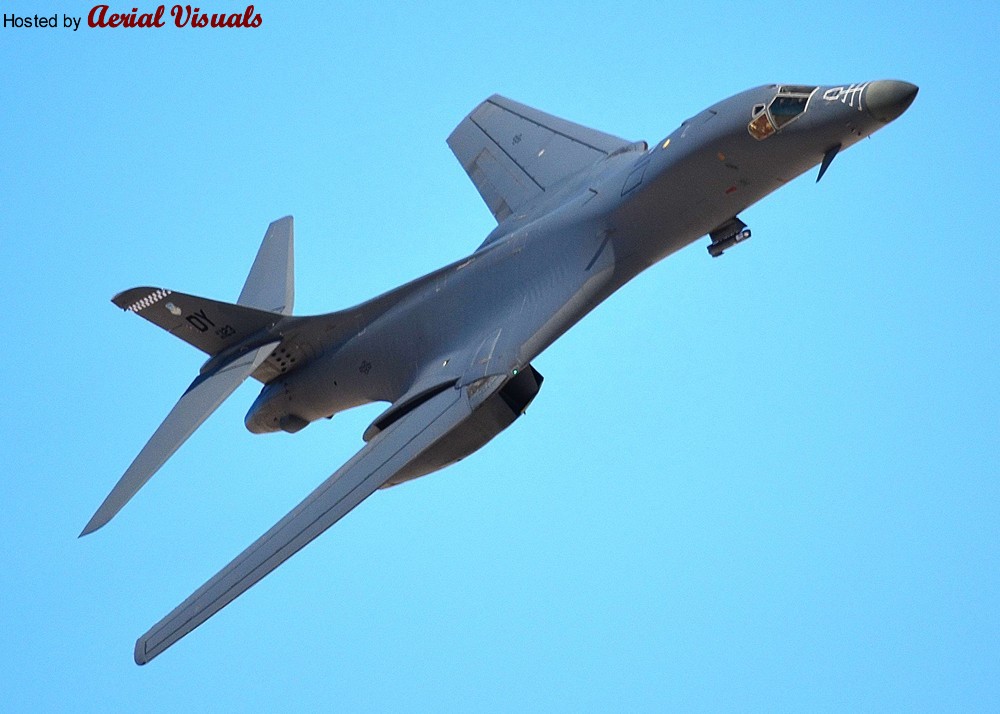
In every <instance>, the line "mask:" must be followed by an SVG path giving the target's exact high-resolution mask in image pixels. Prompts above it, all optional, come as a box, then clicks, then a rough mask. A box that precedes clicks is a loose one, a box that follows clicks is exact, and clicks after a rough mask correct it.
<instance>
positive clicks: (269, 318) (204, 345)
mask: <svg viewBox="0 0 1000 714" xmlns="http://www.w3.org/2000/svg"><path fill="white" fill-rule="evenodd" d="M111 302H113V303H114V304H115V305H117V306H118V307H120V308H121V309H123V310H128V311H129V312H134V313H135V314H136V315H138V316H139V317H144V318H146V319H147V320H149V321H150V322H152V323H153V324H154V325H156V326H158V327H162V328H163V329H164V330H166V331H167V332H169V333H170V334H172V335H174V336H176V337H179V338H181V339H182V340H184V341H185V342H187V343H188V344H189V345H193V346H194V347H197V348H198V349H199V350H201V351H202V352H205V353H207V354H209V355H217V354H219V353H220V352H222V351H223V350H225V349H227V348H229V347H232V346H234V345H236V344H237V343H239V342H242V341H243V340H245V339H246V338H247V337H249V336H250V335H253V334H254V333H256V332H260V331H261V330H266V329H268V328H270V327H273V326H274V325H275V324H276V323H277V322H278V320H280V319H281V317H282V316H281V315H279V314H277V313H274V312H265V311H264V310H258V309H256V308H253V307H245V306H243V305H233V304H231V303H227V302H219V301H217V300H209V299H208V298H203V297H198V296H196V295H186V294H184V293H176V292H173V291H172V290H165V289H164V288H149V287H143V288H132V289H131V290H126V291H124V292H121V293H118V294H117V295H115V296H114V297H113V298H111Z"/></svg>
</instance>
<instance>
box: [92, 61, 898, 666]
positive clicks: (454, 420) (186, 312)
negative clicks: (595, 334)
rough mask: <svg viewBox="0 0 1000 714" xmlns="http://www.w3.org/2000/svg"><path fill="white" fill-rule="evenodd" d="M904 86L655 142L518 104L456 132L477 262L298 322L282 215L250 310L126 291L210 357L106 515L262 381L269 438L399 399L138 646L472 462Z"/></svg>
mask: <svg viewBox="0 0 1000 714" xmlns="http://www.w3.org/2000/svg"><path fill="white" fill-rule="evenodd" d="M916 93H917V87H915V86H914V85H912V84H909V83H906V82H900V81H894V80H882V81H876V82H865V83H861V84H850V85H841V86H823V87H817V86H803V85H786V84H781V85H767V86H762V87H757V88H755V89H750V90H747V91H745V92H742V93H740V94H737V95H736V96H734V97H731V98H729V99H726V100H725V101H722V102H719V103H718V104H715V105H713V106H711V107H709V108H708V109H705V110H704V111H702V112H700V113H698V114H696V115H694V116H693V117H691V118H690V119H688V120H687V121H685V122H683V123H682V124H681V125H680V126H679V127H677V129H675V130H674V131H673V132H671V133H670V134H669V135H668V136H666V137H665V138H664V139H662V140H661V141H659V142H657V143H656V144H655V145H653V146H652V147H651V148H650V147H649V146H648V145H647V144H646V143H645V142H643V141H638V142H634V141H626V140H624V139H620V138H618V137H616V136H612V135H610V134H605V133H602V132H599V131H595V130H593V129H588V128H585V127H583V126H580V125H578V124H574V123H572V122H569V121H566V120H563V119H559V118H557V117H554V116H551V115H548V114H545V113H543V112H540V111H538V110H536V109H532V108H530V107H527V106H524V105H522V104H519V103H517V102H514V101H511V100H509V99H505V98H504V97H500V96H493V97H490V98H489V99H487V100H486V101H484V102H483V103H482V104H480V105H479V106H477V107H476V108H475V109H474V110H473V111H472V113H471V114H469V115H468V116H467V117H466V118H465V119H463V120H462V122H461V123H460V124H459V125H458V126H457V127H456V128H455V130H454V132H452V134H451V136H449V137H448V145H449V146H450V147H451V150H452V151H453V152H454V153H455V156H456V157H457V158H458V160H459V161H460V162H461V164H462V167H463V168H464V169H465V171H466V173H468V175H469V178H471V179H472V182H473V183H474V184H475V186H476V188H477V189H478V191H479V193H480V195H481V196H482V198H483V200H484V201H485V202H486V205H487V206H488V207H489V209H490V211H492V213H493V215H494V217H495V218H496V220H497V226H496V228H495V229H494V230H493V231H492V232H491V233H490V234H489V235H488V236H487V237H486V240H485V241H484V242H483V243H482V245H480V246H479V247H478V248H477V249H476V250H475V251H474V252H472V253H471V254H470V255H468V256H466V257H463V258H462V259H460V260H458V261H456V262H454V263H452V264H450V265H446V266H444V267H443V268H440V269H439V270H436V271H434V272H432V273H430V274H428V275H425V276H424V277H422V278H418V279H417V280H414V281H412V282H410V283H407V284H405V285H403V286H401V287H398V288H396V289H395V290H391V291H389V292H387V293H385V294H384V295H380V296H379V297H376V298H374V299H372V300H369V301H368V302H365V303H363V304H361V305H358V306H357V307H354V308H351V309H348V310H341V311H338V312H331V313H328V314H325V315H317V316H314V317H298V316H293V315H292V298H293V292H294V291H293V277H292V232H293V231H292V218H291V217H286V218H282V219H280V220H277V221H275V222H274V223H272V224H271V225H270V227H269V228H268V229H267V233H266V234H265V236H264V241H263V244H262V245H261V247H260V250H259V252H258V253H257V257H256V259H255V260H254V263H253V267H252V268H251V270H250V274H249V276H248V277H247V280H246V284H245V285H244V286H243V291H242V292H241V293H240V296H239V298H238V299H237V301H236V304H229V303H225V302H218V301H215V300H208V299H205V298H201V297H196V296H193V295H186V294H184V293H179V292H174V291H171V290H166V289H163V288H152V287H141V288H133V289H132V290H126V291H125V292H123V293H121V294H119V295H117V296H115V298H114V299H113V302H114V303H115V304H116V305H118V306H119V307H121V308H124V309H125V310H128V311H130V312H134V313H136V314H138V315H139V316H140V317H144V318H145V319H147V320H149V321H150V322H152V323H153V324H155V325H158V326H160V327H162V328H163V329H165V330H167V331H169V332H170V333H172V334H174V335H176V336H177V337H180V338H181V339H182V340H184V341H186V342H188V343H189V344H191V345H193V346H194V347H196V348H198V349H199V350H201V351H203V352H205V353H207V354H208V356H209V358H208V361H206V362H205V364H204V365H203V366H202V368H201V372H200V374H199V375H198V376H197V378H195V380H194V381H193V382H192V383H191V385H190V386H189V387H188V389H187V391H186V392H184V395H183V396H182V397H181V398H180V401H178V402H177V405H176V406H175V407H174V408H173V410H171V412H170V413H169V414H168V415H167V417H166V419H165V421H164V422H163V424H162V425H161V426H160V427H159V428H158V429H157V430H156V432H155V433H154V434H153V436H152V437H151V438H150V440H149V442H148V443H147V444H146V446H145V447H144V448H143V449H142V451H141V452H140V453H139V455H138V456H137V457H136V459H135V461H133V462H132V465H131V466H129V468H128V470H126V472H125V474H124V475H123V476H122V477H121V480H120V481H119V482H118V483H117V485H116V486H115V487H114V489H113V490H112V491H111V493H110V495H109V496H108V497H107V499H105V501H104V503H103V504H101V507H100V508H99V509H98V510H97V512H96V513H95V514H94V516H93V518H91V520H90V522H89V523H87V526H86V527H85V528H84V530H83V533H82V534H81V535H85V534H87V533H91V532H93V531H95V530H97V529H98V528H100V527H101V526H103V525H105V524H106V523H107V522H108V521H109V520H110V519H111V518H112V517H113V516H114V515H115V514H116V513H117V512H118V511H119V510H120V509H121V508H122V506H124V505H125V503H126V502H128V500H129V499H131V498H132V496H133V495H135V493H136V492H137V491H138V490H139V488H141V487H142V486H143V484H145V483H146V482H147V481H148V480H149V478H150V477H151V476H152V475H153V474H154V473H155V472H156V471H157V470H158V469H159V468H160V467H161V466H162V465H163V464H164V462H165V461H166V460H167V459H168V458H169V457H170V456H171V455H172V454H173V453H174V452H175V451H176V450H177V448H178V447H179V446H180V445H181V444H182V443H183V442H184V441H185V440H186V439H187V438H188V437H189V436H190V435H191V434H192V433H193V432H194V430H195V429H196V428H197V427H198V426H199V425H200V424H201V423H202V422H203V421H204V420H205V419H206V418H207V417H208V416H209V415H210V414H211V413H212V412H213V411H214V410H215V409H216V408H217V407H218V406H219V405H220V404H221V403H222V401H223V400H225V399H226V397H228V396H229V395H230V394H232V392H233V391H234V390H235V389H236V388H237V387H238V386H239V385H240V384H241V383H242V382H243V381H244V380H246V379H247V378H248V377H253V378H254V379H256V380H258V381H260V382H262V383H263V384H264V387H263V389H262V390H261V392H260V396H258V397H257V400H256V401H255V402H254V403H253V405H252V406H251V407H250V411H249V412H248V413H247V415H246V427H247V429H249V430H250V431H251V432H253V433H255V434H259V433H264V432H273V431H279V430H283V431H286V432H296V431H298V430H300V429H302V428H304V427H305V426H306V425H308V424H309V423H311V422H313V421H315V420H317V419H320V418H322V417H330V416H332V415H334V414H336V413H337V412H340V411H343V410H345V409H350V408H351V407H355V406H358V405H361V404H367V403H370V402H388V403H389V404H390V406H389V407H388V408H387V409H386V410H385V411H384V412H382V413H381V414H380V415H379V416H378V417H377V418H376V419H375V421H373V422H372V423H371V425H370V426H369V427H368V428H367V429H366V430H365V432H364V435H363V438H364V441H365V445H364V447H363V448H362V449H361V450H360V451H359V452H358V453H357V454H356V455H355V456H354V457H353V458H351V460H350V461H348V462H347V463H346V464H344V465H343V466H342V467H341V468H340V469H338V470H337V471H336V472H335V473H334V474H333V475H332V476H331V477H330V478H328V479H327V480H326V481H324V482H323V483H322V484H321V485H320V486H319V487H318V488H317V489H316V490H315V491H313V492H312V493H311V494H310V495H309V496H308V497H307V498H306V499H305V500H304V501H303V502H302V503H301V504H299V505H298V506H297V507H296V508H295V509H294V510H292V512H291V513H289V514H288V515H287V516H285V517H284V518H283V519H282V520H281V521H279V522H278V523H277V524H276V525H275V526H274V527H273V528H271V530H269V531H268V532H267V533H265V534H264V535H263V536H261V537H260V538H259V539H258V540H257V541H256V542H255V543H253V544H252V545H251V546H250V547H249V548H247V549H246V550H245V551H243V553H241V554H240V555H239V556H237V557H236V559H235V560H233V561H232V562H231V563H230V564H229V565H227V566H226V567H225V568H223V569H222V570H221V571H220V572H219V573H218V574H217V575H215V577H213V578H211V579H210V580H209V581H208V582H206V583H205V584H204V585H203V586H202V587H201V588H200V589H198V590H197V591H196V592H195V593H194V594H193V595H191V597H189V598H188V599H187V600H185V601H184V602H183V603H181V604H180V605H179V606H177V608H176V609H174V610H173V612H171V613H170V614H168V615H167V616H166V617H165V618H163V619H162V620H161V621H160V622H158V623H157V624H156V625H154V626H153V627H152V628H151V629H150V630H149V631H148V632H147V633H146V634H144V635H143V636H142V637H140V638H139V640H138V641H137V642H136V646H135V660H136V662H137V663H139V664H144V663H146V662H148V661H149V660H151V659H152V658H153V657H156V656H157V655H159V654H160V653H161V652H163V651H164V650H165V649H167V648H168V647H170V646H171V645H172V644H174V643H175V642H177V640H179V639H180V638H181V637H183V636H184V635H186V634H187V633H188V632H190V631H191V630H193V629H194V628H195V627H197V626H198V625H200V624H201V623H203V622H204V621H205V620H207V619H208V618H209V617H211V616H212V615H214V614H215V613H216V612H218V611H219V610H220V609H221V608H222V607H224V606H225V605H227V604H228V603H229V602H230V601H232V600H233V599H234V598H236V597H237V596H239V595H240V594H241V593H243V592H244V591H245V590H247V589H248V588H249V587H251V586H252V585H254V584H255V583H256V582H257V581H258V580H260V579H261V578H263V577H264V576H265V575H267V574H268V573H269V572H271V571H272V570H273V569H274V568H276V567H277V566H278V565H280V564H281V563H282V562H284V561H285V560H286V559H287V558H289V557H290V556H291V555H293V554H294V553H296V552H297V551H298V550H299V549H300V548H302V547H303V546H305V545H306V544H307V543H309V542H310V541H311V540H312V539H313V538H315V537H316V536H318V535H319V534H320V533H322V532H323V531H325V530H326V529H327V528H329V527H330V526H331V525H333V524H334V523H336V522H337V521H338V520H339V519H340V518H342V517H343V516H344V515H345V514H346V513H348V512H349V511H350V510H351V509H353V508H354V507H355V506H357V505H358V504H359V503H361V501H363V500H364V499H365V498H367V497H368V496H370V495H371V494H372V493H373V492H374V491H375V490H376V489H379V488H385V487H388V486H393V485H395V484H398V483H401V482H403V481H408V480H410V479H415V478H417V477H419V476H424V475H426V474H429V473H431V472H433V471H437V470H438V469H441V468H444V467H445V466H447V465H449V464H452V463H454V462H456V461H458V460H459V459H461V458H463V457H465V456H468V455H469V454H471V453H472V452H474V451H476V450H477V449H479V448H480V447H482V446H483V445H485V444H486V443H487V442H488V441H489V440H490V439H492V438H493V437H494V436H496V435H497V434H498V433H500V432H501V431H502V430H504V429H506V428H507V427H508V426H510V425H511V424H512V423H513V422H514V421H515V420H516V419H517V418H518V417H519V416H520V415H521V414H522V413H524V410H525V408H526V407H527V406H528V405H529V404H530V403H531V401H532V400H533V399H534V398H535V395H536V394H537V393H538V390H539V388H540V387H541V385H542V376H541V375H540V374H539V373H538V371H536V370H535V369H534V367H532V364H531V362H532V360H533V359H535V357H537V356H538V355H539V354H540V353H541V352H542V351H543V350H544V349H545V348H546V347H548V346H549V345H551V344H552V342H553V341H554V340H556V339H557V338H558V337H559V336H560V335H562V334H563V333H564V332H565V331H566V330H568V329H569V328H570V327H572V326H573V325H574V324H576V323H577V322H578V321H579V320H580V319H581V318H583V317H584V315H586V314H587V313H588V312H590V311H591V310H593V309H594V308H595V307H597V305H599V304H600V303H601V302H602V301H603V300H605V299H606V298H607V297H608V296H610V295H611V294H612V293H614V292H615V291H616V290H618V289H619V288H620V287H622V286H623V285H624V284H625V283H627V282H628V281H629V280H631V279H632V278H634V277H635V276H636V275H638V274H639V273H641V272H642V271H643V270H645V269H646V268H648V267H650V266H651V265H653V264H654V263H656V262H657V261H659V260H662V259H663V258H665V257H666V256H668V255H670V254H671V253H673V252H674V251H677V250H679V249H681V248H683V247H684V246H686V245H688V244H690V243H692V242H694V241H696V240H698V239H699V238H700V237H702V236H705V235H706V234H707V235H708V236H709V238H710V242H709V244H708V252H709V253H710V254H711V255H712V256H713V257H718V256H720V255H722V254H723V252H724V251H726V250H728V249H730V248H732V247H733V246H735V245H736V244H737V243H740V242H742V241H744V240H746V239H747V238H749V237H750V231H749V229H748V228H747V226H746V224H745V223H744V222H743V221H742V220H740V217H739V214H740V212H741V211H743V210H744V209H746V208H747V207H748V206H750V205H752V204H754V203H756V202H757V201H759V200H760V199H762V198H763V197H764V196H766V195H768V194H769V193H771V192H772V191H774V190H775V189H777V188H780V187H781V186H782V185H784V184H785V183H787V182H788V181H789V180H791V179H793V178H795V177H796V176H798V175H800V174H802V173H803V172H805V171H807V170H809V169H810V168H812V167H814V166H816V165H817V164H818V165H819V166H820V169H819V172H818V177H817V180H819V178H821V177H822V176H823V174H824V173H825V172H826V171H827V169H828V168H829V167H830V163H831V162H832V161H833V159H834V157H835V156H836V155H837V153H838V152H840V151H843V150H844V149H846V148H847V147H849V146H851V145H853V144H855V143H857V142H858V141H860V140H861V139H862V138H864V137H866V136H868V135H870V134H872V133H873V132H875V131H877V130H878V129H880V128H882V127H883V126H885V125H886V124H887V123H889V122H891V121H893V120H894V119H896V118H897V117H898V116H899V115H901V114H902V113H903V112H904V111H905V110H906V109H907V108H908V107H909V106H910V104H911V103H912V101H913V99H914V97H915V96H916Z"/></svg>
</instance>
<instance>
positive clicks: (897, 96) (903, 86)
mask: <svg viewBox="0 0 1000 714" xmlns="http://www.w3.org/2000/svg"><path fill="white" fill-rule="evenodd" d="M917 89H918V87H917V85H915V84H910V83H909V82H900V81H899V80H896V79H880V80H878V81H877V82H872V83H871V84H869V85H868V88H867V89H866V90H865V108H866V109H867V110H868V113H869V114H870V115H871V116H872V117H873V118H875V119H877V120H878V121H880V122H882V123H884V124H888V123H889V122H891V121H892V120H893V119H895V118H896V117H898V116H899V115H900V114H902V113H903V112H905V111H906V110H907V109H908V108H909V107H910V105H911V104H913V99H914V97H916V96H917Z"/></svg>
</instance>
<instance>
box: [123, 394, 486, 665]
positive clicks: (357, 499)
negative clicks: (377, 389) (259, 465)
mask: <svg viewBox="0 0 1000 714" xmlns="http://www.w3.org/2000/svg"><path fill="white" fill-rule="evenodd" d="M502 382H503V380H502V378H501V379H498V378H490V379H488V380H485V381H483V382H480V383H477V384H475V385H474V386H471V387H468V388H461V389H459V388H449V389H446V390H445V391H443V392H441V393H439V394H436V395H435V396H434V397H432V398H431V399H429V400H428V401H426V402H424V403H422V404H421V405H420V406H418V407H416V408H414V409H413V410H412V411H410V412H408V413H407V414H406V415H405V416H403V417H402V418H400V419H399V420H398V421H395V422H394V423H393V424H391V425H390V426H388V427H387V428H386V429H385V430H383V431H381V432H379V433H378V435H377V436H375V437H374V438H373V439H372V440H371V441H369V442H368V443H367V444H366V445H365V446H364V448H362V449H361V451H359V452H358V453H357V454H355V456H354V457H353V458H352V459H351V460H350V461H348V462H347V463H346V464H344V465H343V466H342V467H341V468H339V469H338V470H337V471H336V472H335V473H334V474H333V475H332V476H331V477H330V478H328V479H327V480H326V481H324V482H323V484H321V485H320V486H319V488H317V489H316V490H315V491H313V492H312V493H311V494H309V496H308V497H307V498H306V499H305V500H304V501H302V503H300V504H299V505H298V506H296V507H295V509H294V510H292V511H291V512H290V513H289V514H288V515H287V516H285V517H284V518H282V519H281V520H280V521H279V522H278V523H277V524H276V525H275V526H274V527H273V528H271V530H269V531H268V532H267V533H265V534H264V535H262V536H261V537H260V538H258V539H257V541H256V542H254V543H253V545H251V546H250V547H249V548H247V549H246V550H245V551H243V553H241V554H240V555H239V556H237V557H236V559H235V560H233V561H232V562H231V563H230V564H229V565H227V566H226V567H225V568H223V569H222V570H221V571H219V573H218V574H216V575H215V577H213V578H212V579H211V580H209V581H208V582H206V583H205V584H204V585H202V586H201V588H199V589H198V590H197V591H196V592H195V593H194V594H193V595H191V597H189V598H188V599H187V600H185V601H184V602H182V603H181V604H180V605H178V606H177V607H176V608H175V609H174V610H173V611H172V612H171V613H170V614H169V615H167V616H166V617H164V618H163V619H162V620H160V622H158V623H157V624H156V625H154V626H153V627H152V628H151V629H150V630H149V631H148V632H147V633H146V634H144V635H143V636H142V637H140V638H139V639H138V640H137V641H136V644H135V661H136V663H138V664H145V663H146V662H149V661H150V660H151V659H153V658H154V657H156V656H157V655H158V654H160V653H161V652H163V651H164V650H165V649H167V648H168V647H170V646H171V645H172V644H174V643H175V642H177V640H179V639H181V638H182V637H184V635H186V634H187V633H189V632H191V631H192V630H193V629H195V628H196V627H198V625H200V624H202V623H203V622H205V621H206V620H207V619H208V618H210V617H211V616H212V615H214V614H215V613H216V612H218V611H219V610H221V609H222V608H223V607H225V606H226V605H227V604H229V603H230V602H232V601H233V600H234V599H235V598H236V597H238V596H239V595H241V594H242V593H243V592H245V591H246V590H247V589H248V588H250V587H251V586H253V585H254V584H255V583H257V581H259V580H260V579H261V578H263V577H264V576H265V575H267V574H268V573H270V572H271V571H272V570H274V569H275V568H276V567H278V566H279V565H281V563H283V562H284V561H285V560H287V559H288V558H290V557H291V556H292V555H294V554H295V553H297V552H298V551H299V550H300V549H302V548H303V547H304V546H305V545H306V544H308V543H309V542H310V541H312V540H313V539H314V538H316V536H318V535H319V534H320V533H322V532H323V531H325V530H326V529H327V528H329V527H330V526H332V525H333V524H334V523H336V522H337V521H338V520H340V519H341V518H342V517H343V516H344V515H346V514H347V513H348V512H349V511H351V509H353V508H354V507H355V506H357V505H358V504H359V503H361V502H362V501H363V500H364V499H366V498H367V497H368V496H370V495H371V494H372V493H373V492H374V491H375V490H376V489H378V487H379V486H381V485H382V484H384V483H386V482H387V481H389V480H390V479H391V478H392V477H393V476H394V475H395V474H397V473H399V472H400V471H401V470H402V469H404V468H405V467H406V466H407V465H409V464H411V463H412V462H413V461H415V460H416V459H418V458H419V457H420V456H421V455H422V454H425V453H426V452H427V451H428V450H430V449H431V448H432V447H434V446H435V445H436V444H438V443H440V442H441V441H442V439H444V438H446V437H447V436H448V435H449V434H450V433H452V432H453V431H454V430H455V429H456V428H458V427H459V426H461V425H462V424H463V422H465V421H466V420H467V419H468V418H469V417H470V416H471V415H472V413H473V409H474V407H475V406H476V405H477V404H480V403H482V401H483V400H484V399H485V398H486V397H487V396H488V395H490V394H491V393H493V392H495V391H496V390H497V389H498V388H499V387H500V386H502ZM470 392H471V393H472V394H470Z"/></svg>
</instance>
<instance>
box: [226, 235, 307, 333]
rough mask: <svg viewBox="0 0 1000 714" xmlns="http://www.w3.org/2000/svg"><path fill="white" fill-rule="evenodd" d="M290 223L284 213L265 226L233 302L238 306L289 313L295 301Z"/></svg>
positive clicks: (283, 313)
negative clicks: (262, 237) (259, 242)
mask: <svg viewBox="0 0 1000 714" xmlns="http://www.w3.org/2000/svg"><path fill="white" fill-rule="evenodd" d="M293 224H294V219H293V218H292V217H291V216H285V217H284V218H279V219H278V220H276V221H274V223H272V224H271V225H269V226H268V227H267V233H265V234H264V241H263V242H262V243H261V244H260V250H258V251H257V257H256V258H255V259H254V261H253V267H252V268H250V275H248V276H247V281H246V283H245V284H244V285H243V292H241V293H240V297H239V300H237V301H236V303H237V304H238V305H245V306H247V307H253V308H257V309H258V310H268V311H269V312H277V313H280V314H282V315H291V314H292V303H293V302H294V301H295V276H294V267H293V259H292V253H293V245H292V244H293V240H292V236H293V233H294V225H293Z"/></svg>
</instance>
